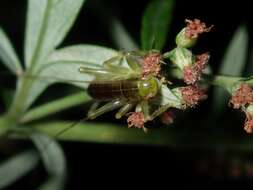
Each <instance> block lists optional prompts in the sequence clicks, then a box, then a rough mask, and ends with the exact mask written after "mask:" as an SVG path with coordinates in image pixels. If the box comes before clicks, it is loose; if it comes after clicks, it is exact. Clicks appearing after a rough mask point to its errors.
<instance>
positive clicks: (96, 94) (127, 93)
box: [88, 80, 139, 101]
mask: <svg viewBox="0 0 253 190" xmlns="http://www.w3.org/2000/svg"><path fill="white" fill-rule="evenodd" d="M88 93H89V95H90V96H91V97H92V98H94V99H97V100H111V99H114V98H117V97H118V98H120V97H121V98H125V99H127V100H136V101H137V100H139V94H138V84H137V81H130V80H124V81H123V80H122V81H111V82H110V81H109V82H103V81H101V82H100V81H99V82H96V81H94V82H92V83H91V84H90V85H89V87H88Z"/></svg>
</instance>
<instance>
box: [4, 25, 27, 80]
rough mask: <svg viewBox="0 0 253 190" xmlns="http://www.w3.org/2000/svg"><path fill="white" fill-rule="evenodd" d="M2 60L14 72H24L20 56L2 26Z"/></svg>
mask: <svg viewBox="0 0 253 190" xmlns="http://www.w3.org/2000/svg"><path fill="white" fill-rule="evenodd" d="M0 60H2V62H3V64H4V65H5V66H6V67H7V68H8V69H10V70H11V71H12V72H13V73H14V74H16V75H18V74H20V73H22V70H23V69H22V67H21V63H20V61H19V59H18V56H17V54H16V52H15V50H14V48H13V46H12V44H11V42H10V40H9V38H8V36H7V35H6V34H5V32H4V31H3V29H2V28H1V27H0Z"/></svg>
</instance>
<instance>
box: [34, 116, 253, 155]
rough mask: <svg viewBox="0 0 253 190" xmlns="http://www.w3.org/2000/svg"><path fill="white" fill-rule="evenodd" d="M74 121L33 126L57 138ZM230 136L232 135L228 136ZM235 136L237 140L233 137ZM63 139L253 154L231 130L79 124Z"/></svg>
mask: <svg viewBox="0 0 253 190" xmlns="http://www.w3.org/2000/svg"><path fill="white" fill-rule="evenodd" d="M72 124H73V123H71V122H62V121H56V122H50V123H44V124H37V125H31V126H30V127H34V128H36V129H37V130H39V131H42V132H45V133H47V134H49V135H55V134H57V132H59V131H61V130H62V129H65V128H66V127H67V126H69V125H72ZM227 134H230V135H227ZM231 135H232V136H233V138H231ZM57 138H58V139H60V140H68V141H83V142H93V143H109V144H112V143H115V144H127V145H129V144H140V145H159V146H161V145H162V146H168V147H177V148H179V149H182V150H185V148H194V149H196V148H201V149H205V150H217V149H219V150H231V151H249V152H252V150H253V146H252V143H253V138H251V137H249V138H246V139H245V136H244V135H242V136H240V135H239V136H238V134H237V132H236V133H233V132H232V133H231V130H230V129H228V130H225V131H224V130H218V133H217V131H215V134H214V131H213V129H210V130H209V129H207V128H204V129H199V128H198V129H194V128H188V129H182V128H177V127H172V126H171V127H168V128H162V129H158V128H155V129H154V130H151V131H150V132H149V133H144V132H143V131H142V130H139V129H133V128H131V129H129V128H127V126H126V125H124V126H118V125H113V124H108V123H107V124H106V123H79V124H78V125H76V126H75V127H74V128H72V129H70V130H68V131H66V132H65V133H63V134H61V135H60V136H58V137H57Z"/></svg>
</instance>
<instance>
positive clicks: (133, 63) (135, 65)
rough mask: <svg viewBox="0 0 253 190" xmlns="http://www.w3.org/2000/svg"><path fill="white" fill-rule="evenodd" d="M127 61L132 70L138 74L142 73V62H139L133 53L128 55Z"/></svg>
mask: <svg viewBox="0 0 253 190" xmlns="http://www.w3.org/2000/svg"><path fill="white" fill-rule="evenodd" d="M126 61H127V64H128V66H129V67H130V68H131V69H132V70H134V71H136V72H140V70H141V64H140V60H138V58H137V57H136V56H133V55H132V54H131V53H127V55H126Z"/></svg>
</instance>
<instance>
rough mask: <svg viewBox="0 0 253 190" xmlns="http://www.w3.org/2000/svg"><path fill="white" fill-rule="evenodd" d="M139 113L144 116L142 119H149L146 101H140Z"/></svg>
mask: <svg viewBox="0 0 253 190" xmlns="http://www.w3.org/2000/svg"><path fill="white" fill-rule="evenodd" d="M141 111H142V113H143V114H144V118H145V119H148V118H149V106H148V101H147V100H143V101H141Z"/></svg>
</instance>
